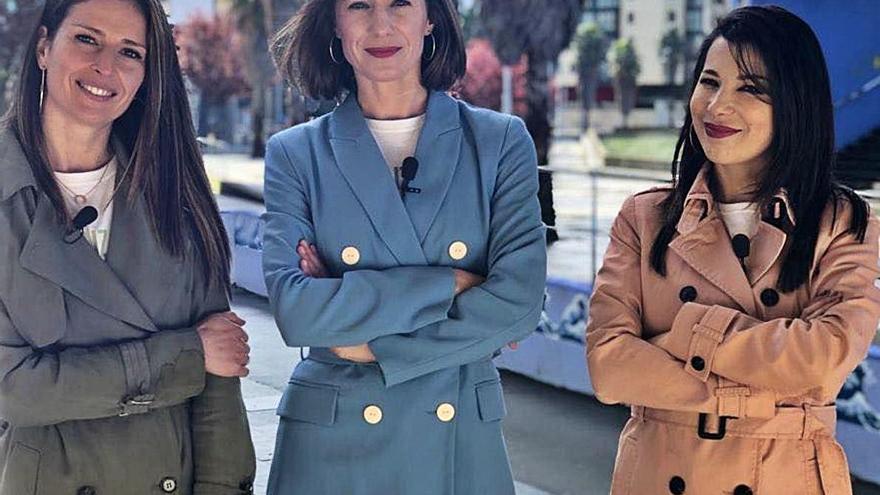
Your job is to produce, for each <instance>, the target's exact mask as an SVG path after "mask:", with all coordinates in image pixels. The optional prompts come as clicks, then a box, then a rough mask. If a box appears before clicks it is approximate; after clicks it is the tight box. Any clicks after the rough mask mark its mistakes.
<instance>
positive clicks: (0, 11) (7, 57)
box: [0, 0, 43, 114]
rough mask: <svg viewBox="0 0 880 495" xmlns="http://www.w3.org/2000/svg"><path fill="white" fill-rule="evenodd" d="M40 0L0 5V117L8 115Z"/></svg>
mask: <svg viewBox="0 0 880 495" xmlns="http://www.w3.org/2000/svg"><path fill="white" fill-rule="evenodd" d="M42 7H43V2H42V1H41V0H4V1H2V2H0V114H2V113H5V111H6V107H7V105H8V103H9V98H11V97H12V89H13V87H14V86H15V83H16V81H17V79H18V70H19V68H20V65H21V56H22V54H23V53H24V46H25V42H24V41H22V40H27V39H28V37H29V36H30V32H31V29H33V27H34V23H35V22H36V21H37V16H38V15H39V14H40V9H41V8H42Z"/></svg>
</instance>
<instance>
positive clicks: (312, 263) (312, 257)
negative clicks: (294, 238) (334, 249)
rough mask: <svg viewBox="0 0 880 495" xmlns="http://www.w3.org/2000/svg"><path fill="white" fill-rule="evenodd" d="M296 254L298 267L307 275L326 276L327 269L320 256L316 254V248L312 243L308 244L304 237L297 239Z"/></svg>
mask: <svg viewBox="0 0 880 495" xmlns="http://www.w3.org/2000/svg"><path fill="white" fill-rule="evenodd" d="M296 254H298V255H299V257H300V260H299V269H300V270H302V272H303V273H305V274H306V275H307V276H309V277H312V278H327V269H326V268H325V267H324V262H323V261H321V256H320V255H318V248H316V247H315V245H314V244H309V243H308V242H306V241H305V239H303V240H301V241H299V244H298V245H297V246H296Z"/></svg>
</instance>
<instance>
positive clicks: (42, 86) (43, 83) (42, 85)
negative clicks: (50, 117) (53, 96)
mask: <svg viewBox="0 0 880 495" xmlns="http://www.w3.org/2000/svg"><path fill="white" fill-rule="evenodd" d="M42 73H43V75H42V77H40V113H43V95H44V94H46V69H42Z"/></svg>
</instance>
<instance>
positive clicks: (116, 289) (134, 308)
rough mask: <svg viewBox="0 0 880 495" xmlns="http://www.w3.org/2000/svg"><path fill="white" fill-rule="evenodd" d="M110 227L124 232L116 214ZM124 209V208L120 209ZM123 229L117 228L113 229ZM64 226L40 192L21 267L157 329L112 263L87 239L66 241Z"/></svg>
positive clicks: (98, 306)
mask: <svg viewBox="0 0 880 495" xmlns="http://www.w3.org/2000/svg"><path fill="white" fill-rule="evenodd" d="M123 203H124V201H119V200H118V199H117V201H116V203H115V204H114V220H113V228H112V229H111V234H110V237H111V246H112V244H113V241H112V239H113V237H114V236H122V235H124V233H123V232H121V230H122V228H121V227H122V224H121V222H120V221H119V219H118V217H117V216H116V214H117V211H118V210H116V208H117V206H120V205H121V204H123ZM121 209H122V210H124V208H121ZM116 228H120V230H118V231H114V230H113V229H116ZM64 231H65V227H64V226H62V225H60V224H59V222H58V221H57V219H56V217H55V210H54V209H53V207H52V205H51V202H50V201H49V198H47V197H45V196H44V195H41V198H40V201H39V204H38V205H37V209H36V212H35V214H34V222H33V225H32V227H31V231H30V233H29V235H28V238H27V240H26V241H25V245H24V247H23V249H22V252H21V255H20V262H21V265H22V267H24V268H25V269H26V270H29V271H31V272H33V273H35V274H37V275H39V276H41V277H43V278H45V279H47V280H49V281H51V282H53V283H55V284H57V285H58V286H60V287H62V288H63V289H64V290H66V291H67V292H69V293H70V294H72V295H74V296H76V297H77V298H79V299H80V300H82V301H83V302H84V303H86V304H88V305H89V306H92V307H93V308H95V309H97V310H98V311H101V312H102V313H105V314H107V315H110V316H113V317H115V318H117V319H119V320H122V321H125V322H127V323H129V324H132V325H134V326H137V327H140V328H143V329H145V330H149V331H155V330H156V327H155V325H154V324H153V322H152V320H150V318H149V317H148V316H147V315H146V313H144V310H143V308H142V307H141V305H140V304H139V303H138V301H137V300H136V299H135V298H134V296H132V294H131V292H130V291H129V290H128V288H127V287H126V286H125V284H124V283H122V281H121V280H120V279H119V277H118V276H117V275H116V273H115V272H114V270H113V269H112V268H111V266H110V265H109V264H107V263H105V262H104V261H103V260H102V259H101V258H100V257H99V256H98V253H97V251H96V250H95V248H94V247H92V246H91V245H90V244H89V243H88V242H86V240H85V239H84V238H80V239H79V240H77V241H76V242H74V243H72V244H67V243H65V242H64V241H63V240H62V238H63V237H64Z"/></svg>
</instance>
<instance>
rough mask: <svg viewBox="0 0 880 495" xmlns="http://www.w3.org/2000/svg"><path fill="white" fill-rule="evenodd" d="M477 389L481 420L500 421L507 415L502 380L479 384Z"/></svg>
mask: <svg viewBox="0 0 880 495" xmlns="http://www.w3.org/2000/svg"><path fill="white" fill-rule="evenodd" d="M475 388H476V390H477V407H478V408H479V410H480V419H482V420H483V421H498V420H500V419H501V418H503V417H504V416H506V415H507V408H506V407H505V405H504V393H503V391H502V389H501V381H500V380H492V381H489V382H483V383H478V384H477V385H476V387H475Z"/></svg>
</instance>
